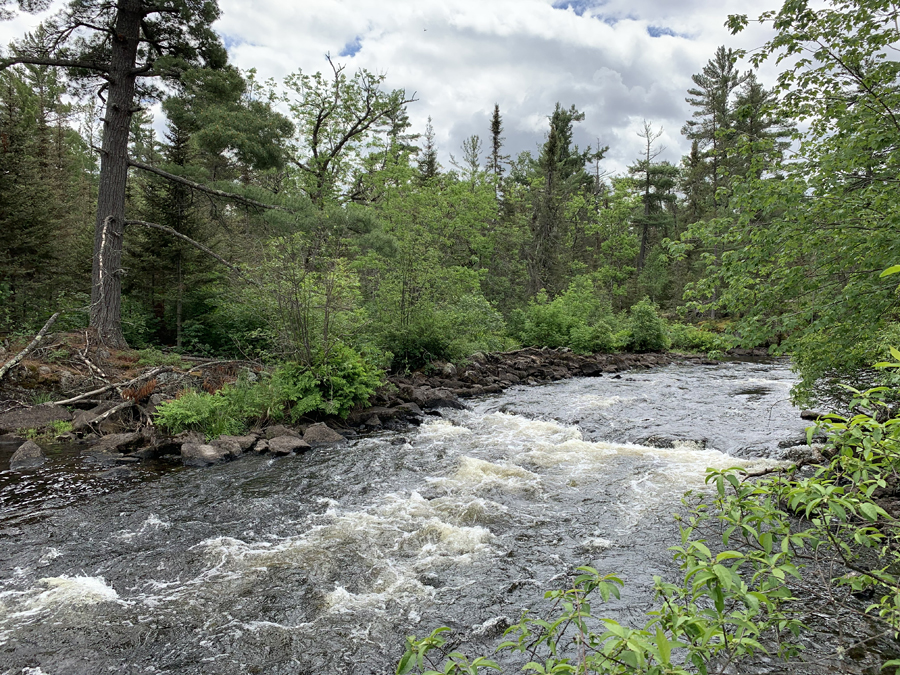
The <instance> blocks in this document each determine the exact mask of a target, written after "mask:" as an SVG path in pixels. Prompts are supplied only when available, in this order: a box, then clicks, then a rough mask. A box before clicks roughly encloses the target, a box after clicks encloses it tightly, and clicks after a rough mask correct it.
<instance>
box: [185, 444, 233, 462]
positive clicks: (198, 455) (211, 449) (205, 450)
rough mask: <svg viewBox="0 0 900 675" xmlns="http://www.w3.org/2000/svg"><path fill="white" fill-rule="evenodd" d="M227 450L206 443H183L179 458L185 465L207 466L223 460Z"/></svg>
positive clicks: (226, 455)
mask: <svg viewBox="0 0 900 675" xmlns="http://www.w3.org/2000/svg"><path fill="white" fill-rule="evenodd" d="M227 457H228V451H227V450H223V449H222V448H217V447H216V446H214V445H210V444H208V443H185V444H184V445H182V446H181V460H182V461H183V462H184V465H185V466H209V465H210V464H217V463H218V462H222V461H224V460H225V459H226V458H227Z"/></svg>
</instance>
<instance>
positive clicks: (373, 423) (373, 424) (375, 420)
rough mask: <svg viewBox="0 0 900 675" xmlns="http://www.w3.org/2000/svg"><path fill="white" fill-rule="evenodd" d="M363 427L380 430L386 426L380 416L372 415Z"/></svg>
mask: <svg viewBox="0 0 900 675" xmlns="http://www.w3.org/2000/svg"><path fill="white" fill-rule="evenodd" d="M363 425H364V426H366V427H369V428H370V429H379V428H381V427H382V426H384V425H383V424H382V423H381V418H379V417H378V415H372V416H371V417H369V419H367V420H366V421H365V422H363Z"/></svg>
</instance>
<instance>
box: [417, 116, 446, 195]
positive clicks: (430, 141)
mask: <svg viewBox="0 0 900 675" xmlns="http://www.w3.org/2000/svg"><path fill="white" fill-rule="evenodd" d="M418 166H419V177H420V178H421V180H423V181H427V180H429V179H431V178H434V177H435V176H437V175H438V173H440V170H441V165H440V163H439V162H438V157H437V145H436V144H435V142H434V127H433V126H432V125H431V115H429V116H428V123H427V124H426V125H425V145H424V146H423V147H422V149H421V150H420V151H419V161H418Z"/></svg>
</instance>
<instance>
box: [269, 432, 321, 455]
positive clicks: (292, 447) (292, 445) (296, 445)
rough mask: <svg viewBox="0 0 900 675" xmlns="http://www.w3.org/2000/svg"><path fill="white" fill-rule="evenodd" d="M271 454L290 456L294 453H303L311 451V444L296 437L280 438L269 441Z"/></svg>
mask: <svg viewBox="0 0 900 675" xmlns="http://www.w3.org/2000/svg"><path fill="white" fill-rule="evenodd" d="M268 443H269V452H271V453H272V454H273V455H290V454H291V453H292V452H303V451H305V450H309V449H310V447H311V446H310V444H309V443H307V442H306V441H304V440H303V439H300V438H295V437H294V436H278V437H276V438H272V439H269V441H268Z"/></svg>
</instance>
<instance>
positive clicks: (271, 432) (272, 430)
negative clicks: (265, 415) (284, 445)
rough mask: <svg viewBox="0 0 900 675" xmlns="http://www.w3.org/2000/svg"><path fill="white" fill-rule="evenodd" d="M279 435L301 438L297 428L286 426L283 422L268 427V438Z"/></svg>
mask: <svg viewBox="0 0 900 675" xmlns="http://www.w3.org/2000/svg"><path fill="white" fill-rule="evenodd" d="M278 436H294V437H295V438H300V437H301V435H300V432H299V431H297V430H296V429H291V428H290V427H286V426H284V425H283V424H276V425H274V426H271V427H267V428H266V439H268V440H271V439H273V438H276V437H278Z"/></svg>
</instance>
